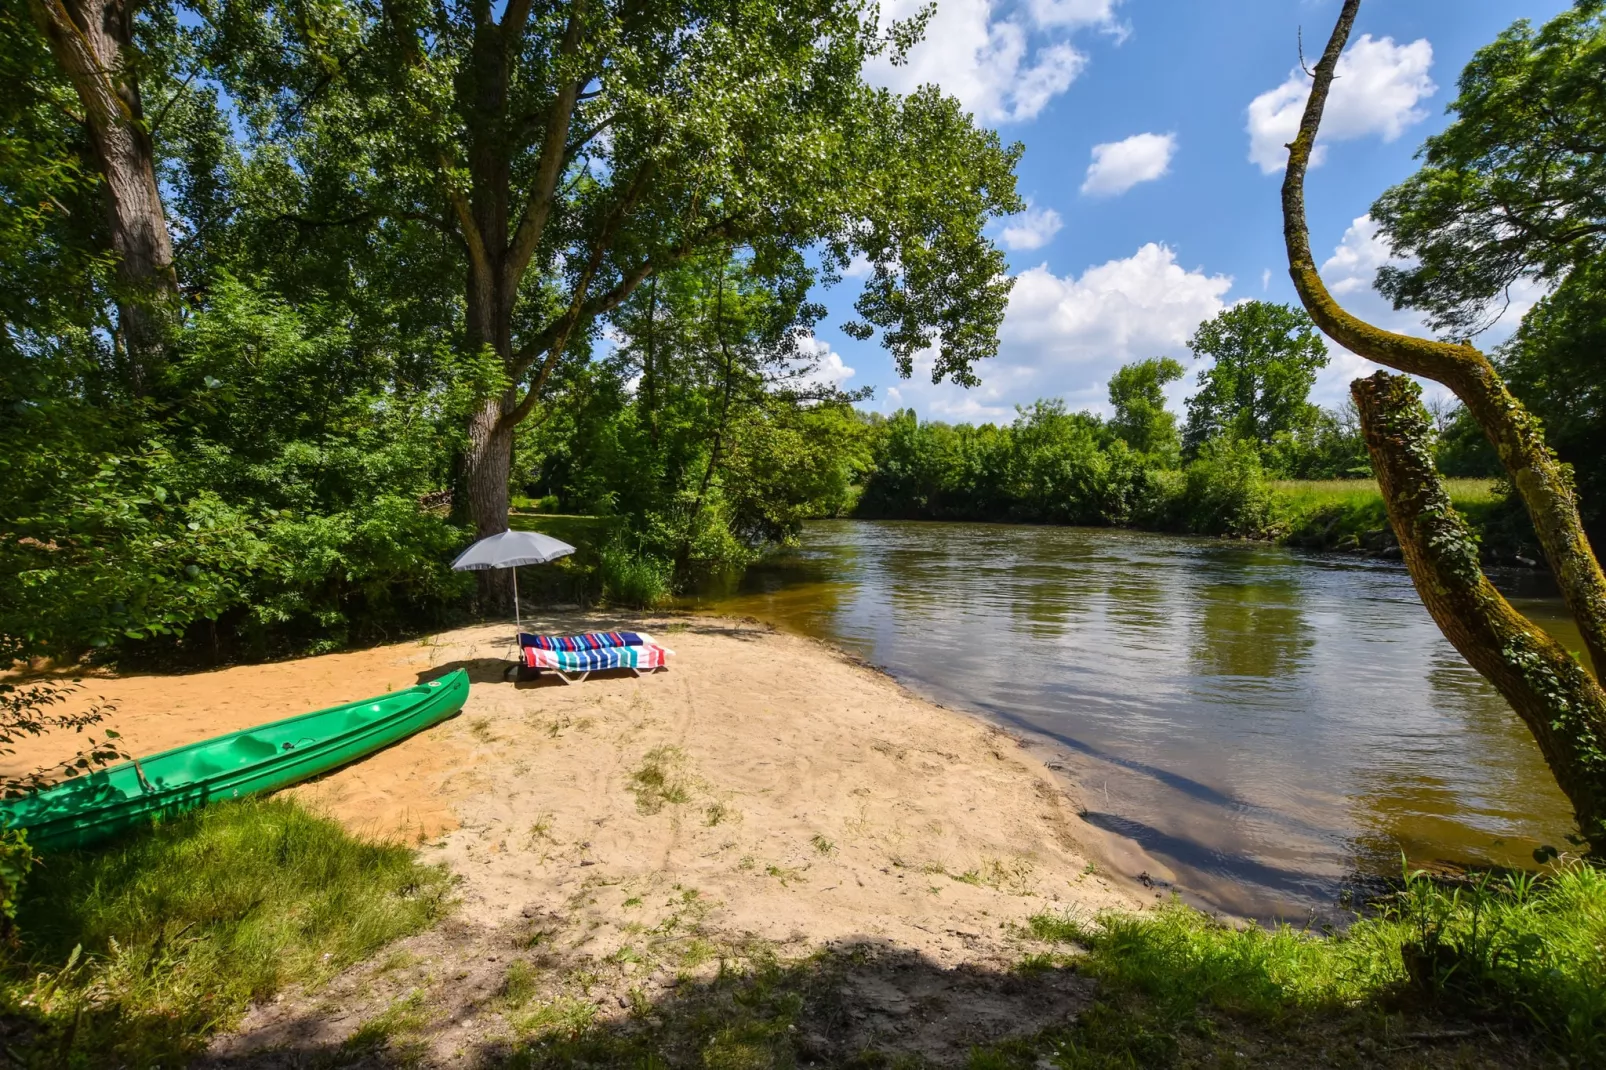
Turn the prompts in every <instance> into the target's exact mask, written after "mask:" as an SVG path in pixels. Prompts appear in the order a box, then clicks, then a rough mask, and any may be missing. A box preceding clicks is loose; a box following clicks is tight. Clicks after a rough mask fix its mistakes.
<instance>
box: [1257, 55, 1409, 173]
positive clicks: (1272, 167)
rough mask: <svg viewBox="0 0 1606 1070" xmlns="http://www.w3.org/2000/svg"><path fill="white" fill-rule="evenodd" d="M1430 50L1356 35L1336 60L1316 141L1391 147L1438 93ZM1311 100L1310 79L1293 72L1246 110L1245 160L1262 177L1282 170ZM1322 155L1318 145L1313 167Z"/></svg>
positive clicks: (1302, 73)
mask: <svg viewBox="0 0 1606 1070" xmlns="http://www.w3.org/2000/svg"><path fill="white" fill-rule="evenodd" d="M1432 66H1433V46H1432V45H1431V44H1429V43H1428V41H1427V39H1426V38H1422V39H1420V40H1416V41H1413V42H1411V43H1410V44H1408V45H1397V44H1395V43H1394V39H1393V38H1392V37H1384V38H1381V39H1374V38H1373V37H1372V35H1371V34H1363V35H1361V38H1360V40H1358V41H1356V42H1355V43H1354V44H1353V45H1351V46H1350V47H1349V48H1347V49H1345V51H1344V54H1343V55H1342V56H1340V57H1339V60H1338V70H1337V71H1336V72H1335V78H1334V80H1333V90H1332V94H1331V95H1330V96H1329V97H1328V101H1327V109H1326V111H1325V112H1324V113H1323V116H1322V132H1321V141H1322V142H1331V141H1350V140H1353V139H1355V138H1360V137H1366V136H1368V135H1371V134H1377V135H1380V136H1381V137H1382V138H1383V140H1384V141H1393V140H1394V139H1395V138H1397V137H1399V136H1400V135H1401V134H1402V133H1404V132H1405V128H1406V127H1408V126H1410V125H1412V124H1413V123H1418V122H1421V121H1422V120H1423V119H1424V118H1426V117H1427V112H1426V111H1424V110H1423V109H1422V108H1421V107H1419V105H1420V104H1421V102H1422V101H1423V100H1425V99H1426V98H1428V97H1430V96H1432V95H1433V94H1434V93H1435V92H1437V91H1438V86H1436V85H1434V84H1433V79H1431V78H1429V77H1428V69H1429V68H1431V67H1432ZM1308 96H1310V79H1309V78H1307V77H1306V76H1305V72H1304V71H1302V70H1300V69H1299V68H1297V67H1296V68H1294V69H1293V70H1292V71H1290V72H1289V73H1288V79H1287V80H1286V81H1284V82H1283V84H1282V85H1280V86H1278V87H1277V88H1276V89H1270V90H1267V91H1266V92H1264V93H1262V94H1260V96H1258V97H1256V98H1255V99H1254V100H1253V101H1251V102H1250V104H1249V124H1248V130H1249V160H1250V162H1251V163H1254V164H1257V165H1258V166H1259V167H1260V170H1261V171H1262V172H1263V173H1265V174H1268V175H1269V174H1274V173H1276V172H1278V171H1281V170H1282V169H1283V166H1284V165H1285V164H1286V163H1287V161H1288V150H1287V148H1286V146H1287V144H1288V143H1289V142H1290V141H1292V140H1294V135H1295V134H1297V133H1298V132H1299V119H1300V116H1301V115H1302V114H1303V113H1304V110H1305V99H1306V98H1307V97H1308ZM1324 154H1325V149H1324V146H1323V145H1322V144H1320V143H1318V144H1317V146H1316V151H1315V152H1314V153H1312V154H1311V164H1312V166H1315V165H1318V164H1320V163H1321V161H1322V157H1323V156H1324Z"/></svg>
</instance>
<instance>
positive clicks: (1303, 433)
mask: <svg viewBox="0 0 1606 1070" xmlns="http://www.w3.org/2000/svg"><path fill="white" fill-rule="evenodd" d="M1189 344H1190V346H1191V348H1192V349H1193V351H1194V352H1195V353H1196V354H1197V355H1199V356H1204V357H1209V358H1211V359H1212V361H1213V363H1212V364H1210V365H1209V366H1207V367H1206V368H1205V369H1204V370H1203V371H1202V372H1201V373H1200V376H1199V379H1198V389H1197V391H1196V392H1195V393H1194V394H1192V395H1191V396H1190V397H1189V398H1188V399H1187V403H1186V409H1187V413H1186V418H1185V419H1184V420H1182V421H1179V420H1178V417H1177V415H1176V414H1174V413H1172V412H1170V411H1168V410H1167V408H1166V404H1165V394H1164V388H1165V387H1166V385H1167V384H1169V383H1172V382H1175V381H1176V380H1178V379H1180V378H1181V377H1182V375H1183V369H1182V366H1181V365H1180V364H1179V363H1178V362H1177V361H1175V360H1172V359H1171V358H1168V357H1159V358H1154V359H1150V360H1144V361H1139V362H1136V363H1133V364H1128V365H1126V366H1125V367H1123V368H1121V369H1120V370H1119V371H1118V372H1116V373H1115V375H1113V376H1112V377H1111V381H1110V387H1109V398H1110V407H1111V409H1112V410H1113V414H1112V415H1111V416H1110V417H1108V418H1102V417H1100V416H1097V415H1095V414H1092V413H1088V412H1069V411H1067V410H1066V408H1065V405H1064V404H1063V403H1062V402H1060V401H1055V400H1044V401H1039V402H1037V403H1036V404H1034V405H1032V406H1030V407H1029V408H1023V409H1021V410H1020V412H1019V414H1018V415H1017V416H1016V418H1015V420H1014V421H1013V422H1011V423H1009V424H1004V425H995V424H982V425H979V426H978V425H971V424H944V423H937V422H931V421H927V422H921V421H920V420H918V419H917V417H916V414H915V413H914V412H913V411H911V410H905V411H902V412H898V413H896V414H895V415H893V416H892V417H890V418H887V419H884V420H877V421H876V422H875V424H874V428H873V443H874V445H873V448H872V450H871V458H872V460H871V466H870V469H869V471H868V472H867V474H866V478H865V480H864V490H863V495H862V497H861V498H860V500H859V502H858V505H857V508H856V515H859V516H864V517H885V518H903V519H931V520H1004V521H1023V522H1032V523H1050V524H1088V525H1118V526H1132V527H1142V528H1151V529H1155V530H1163V531H1181V532H1193V533H1198V534H1208V535H1265V534H1271V533H1276V532H1278V531H1279V530H1284V529H1286V527H1287V524H1286V521H1287V518H1286V517H1284V516H1281V515H1279V512H1278V510H1277V508H1276V501H1275V495H1274V494H1273V492H1272V485H1271V484H1272V481H1275V480H1287V479H1307V480H1309V479H1349V478H1369V477H1370V476H1371V466H1370V463H1369V462H1368V460H1367V456H1366V447H1365V444H1364V443H1363V442H1362V440H1361V434H1360V429H1359V426H1358V424H1357V421H1356V417H1355V413H1354V410H1353V408H1351V407H1350V406H1348V405H1346V406H1344V407H1343V408H1342V409H1339V410H1337V411H1333V410H1326V409H1322V408H1319V407H1317V406H1315V405H1313V404H1311V403H1310V401H1309V393H1310V389H1311V386H1312V385H1313V384H1314V382H1315V378H1316V372H1317V371H1318V370H1319V369H1320V368H1321V367H1323V366H1324V365H1325V364H1326V363H1327V360H1328V357H1327V351H1326V347H1325V345H1324V344H1323V343H1322V340H1321V338H1320V337H1319V336H1318V335H1317V333H1316V331H1315V328H1314V326H1313V325H1312V324H1311V323H1310V321H1309V320H1308V319H1307V318H1306V317H1305V315H1304V313H1302V312H1300V311H1298V310H1296V309H1293V308H1290V307H1288V306H1285V305H1273V304H1267V303H1264V302H1257V301H1251V302H1247V303H1245V304H1242V305H1238V306H1235V307H1233V308H1231V309H1228V310H1227V311H1225V312H1223V313H1221V314H1220V315H1219V316H1217V317H1216V318H1215V319H1213V320H1211V321H1209V322H1207V323H1205V324H1203V325H1202V326H1201V327H1200V329H1199V331H1198V332H1197V333H1196V334H1195V335H1194V337H1193V338H1192V339H1191V340H1190V343H1189ZM1441 423H1442V424H1443V430H1444V433H1443V435H1442V437H1441V465H1442V466H1443V467H1444V468H1445V470H1446V472H1447V474H1450V475H1456V476H1485V475H1488V476H1492V475H1494V474H1495V473H1496V467H1495V464H1494V457H1493V455H1492V453H1491V451H1490V450H1489V449H1488V447H1487V446H1486V445H1485V444H1484V443H1483V442H1482V440H1481V438H1479V437H1477V436H1476V434H1475V432H1474V433H1471V434H1469V427H1468V426H1467V425H1466V423H1465V422H1464V421H1463V420H1462V419H1461V417H1460V414H1459V412H1452V413H1447V414H1446V415H1445V417H1444V419H1443V420H1442V421H1441Z"/></svg>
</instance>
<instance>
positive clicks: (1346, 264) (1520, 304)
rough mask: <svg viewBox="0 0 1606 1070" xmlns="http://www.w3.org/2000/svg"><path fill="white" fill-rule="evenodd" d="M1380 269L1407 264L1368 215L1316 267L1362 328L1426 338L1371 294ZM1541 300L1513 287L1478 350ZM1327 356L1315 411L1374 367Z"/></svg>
mask: <svg viewBox="0 0 1606 1070" xmlns="http://www.w3.org/2000/svg"><path fill="white" fill-rule="evenodd" d="M1384 264H1392V265H1395V266H1407V265H1409V264H1410V261H1408V260H1401V259H1399V258H1396V257H1392V256H1390V254H1389V247H1388V241H1387V240H1386V239H1385V238H1384V237H1383V235H1382V233H1381V232H1380V230H1379V229H1378V225H1377V222H1376V220H1374V219H1373V218H1372V217H1371V216H1370V215H1363V216H1360V217H1358V218H1357V219H1355V220H1354V221H1352V222H1351V223H1350V225H1349V226H1348V227H1347V228H1345V230H1344V236H1343V237H1342V238H1340V239H1339V242H1338V245H1337V246H1336V247H1334V249H1333V255H1331V256H1329V257H1328V258H1327V259H1326V260H1324V261H1323V262H1322V267H1321V272H1322V280H1323V281H1324V282H1326V283H1327V288H1328V289H1329V290H1330V291H1332V293H1333V296H1334V297H1336V298H1338V300H1339V302H1340V303H1341V304H1343V306H1344V307H1345V308H1346V309H1348V310H1349V311H1350V312H1352V313H1354V314H1355V315H1357V316H1359V317H1361V318H1362V319H1364V320H1366V321H1367V322H1368V323H1373V324H1376V325H1377V326H1379V327H1382V328H1383V329H1384V330H1389V331H1394V332H1396V333H1398V334H1413V335H1417V336H1418V337H1422V338H1428V337H1432V334H1433V332H1432V331H1431V330H1429V329H1428V325H1427V317H1426V316H1424V315H1422V314H1421V313H1418V312H1415V311H1413V310H1411V309H1408V308H1407V309H1396V308H1395V307H1394V306H1393V304H1392V303H1391V302H1390V301H1389V300H1388V299H1387V298H1386V297H1384V296H1383V295H1382V294H1380V293H1378V292H1377V290H1376V289H1375V288H1374V286H1373V283H1374V281H1375V280H1376V279H1377V269H1378V268H1380V267H1382V266H1383V265H1384ZM1544 294H1545V289H1544V287H1542V286H1539V285H1537V284H1534V283H1530V282H1526V281H1524V282H1522V283H1519V284H1518V285H1516V286H1513V287H1512V288H1511V295H1510V297H1511V304H1510V305H1509V306H1508V307H1507V309H1506V311H1505V314H1504V315H1503V316H1501V317H1500V321H1499V322H1498V323H1497V324H1496V325H1495V326H1494V327H1492V328H1491V329H1490V330H1488V331H1487V332H1485V333H1484V334H1483V336H1482V337H1480V338H1479V340H1478V344H1479V346H1481V347H1483V348H1485V349H1487V348H1491V347H1493V346H1496V345H1499V344H1500V343H1501V342H1503V341H1505V340H1506V339H1507V338H1509V337H1511V332H1512V331H1514V330H1516V328H1517V324H1518V323H1520V322H1522V317H1523V316H1524V315H1526V314H1527V312H1528V310H1529V309H1530V308H1532V307H1533V306H1534V303H1535V302H1536V301H1538V300H1539V299H1540V298H1541V297H1543V296H1544ZM1328 350H1329V352H1330V354H1331V357H1332V360H1331V363H1329V364H1328V366H1327V367H1326V368H1325V369H1324V370H1323V371H1322V372H1321V373H1320V375H1319V376H1318V378H1317V381H1316V386H1315V388H1314V390H1313V391H1312V395H1311V400H1313V401H1315V402H1316V403H1317V404H1319V405H1326V406H1328V407H1334V406H1337V405H1340V404H1342V403H1343V401H1344V399H1345V398H1347V397H1348V396H1349V384H1350V382H1351V381H1352V380H1354V379H1358V378H1361V377H1362V376H1367V375H1371V374H1372V373H1373V372H1375V371H1377V370H1378V368H1379V365H1377V364H1373V363H1372V362H1371V361H1369V360H1366V359H1364V358H1363V357H1359V356H1357V355H1356V354H1354V353H1351V352H1350V351H1349V350H1347V349H1344V348H1342V347H1340V346H1338V345H1329V346H1328ZM1423 387H1424V393H1425V394H1426V396H1427V397H1429V398H1442V397H1447V396H1448V391H1447V390H1446V389H1445V388H1444V387H1442V386H1440V385H1439V384H1437V383H1430V382H1426V381H1423Z"/></svg>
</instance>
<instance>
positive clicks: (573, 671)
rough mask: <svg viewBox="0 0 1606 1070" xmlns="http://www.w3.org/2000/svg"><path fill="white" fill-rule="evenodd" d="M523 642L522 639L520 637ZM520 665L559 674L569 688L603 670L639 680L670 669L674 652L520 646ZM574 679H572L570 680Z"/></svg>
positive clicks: (645, 646)
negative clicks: (621, 671)
mask: <svg viewBox="0 0 1606 1070" xmlns="http://www.w3.org/2000/svg"><path fill="white" fill-rule="evenodd" d="M521 638H522V637H521ZM519 652H520V654H521V655H522V660H521V664H522V665H523V667H524V668H526V669H534V670H535V671H537V672H541V671H548V672H555V673H557V674H558V678H559V679H561V680H562V681H563V682H564V683H566V684H572V683H575V682H577V681H579V680H584V679H585V678H586V677H587V676H589V675H590V674H592V673H594V672H598V671H600V670H603V669H629V670H630V671H631V672H633V673H635V674H636V675H637V676H640V675H641V674H642V673H643V672H653V671H656V670H658V669H664V668H668V663H667V662H666V661H665V658H667V657H668V656H669V655H670V654H673V653H674V651H673V650H665V649H664V648H663V647H661V646H658V645H657V644H656V643H649V642H643V643H638V644H635V645H632V646H604V647H597V648H595V649H591V650H547V649H546V648H544V647H539V646H521V649H520V651H519ZM571 677H573V679H571Z"/></svg>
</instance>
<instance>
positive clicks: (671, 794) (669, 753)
mask: <svg viewBox="0 0 1606 1070" xmlns="http://www.w3.org/2000/svg"><path fill="white" fill-rule="evenodd" d="M685 763H686V755H685V754H684V753H683V752H682V751H681V749H680V748H679V747H654V748H653V749H652V750H650V751H648V752H647V753H646V754H645V755H643V756H642V759H641V765H640V766H638V767H637V769H636V771H635V772H634V773H632V774H630V790H631V791H632V792H634V793H635V796H636V809H637V810H639V811H640V812H641V813H644V814H656V813H658V812H659V811H660V810H662V809H663V808H664V804H665V803H670V804H673V805H677V806H678V805H680V804H681V803H685V802H689V801H690V800H691V791H690V790H689V789H688V787H687V785H686V775H685V769H684V767H685Z"/></svg>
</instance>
